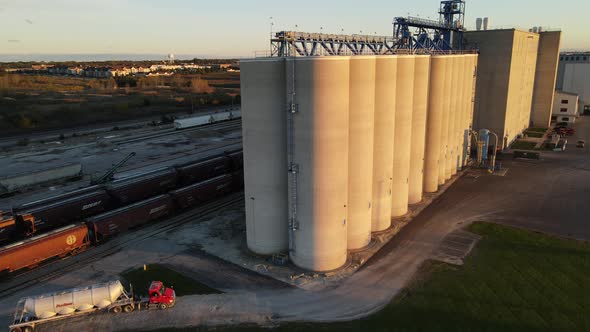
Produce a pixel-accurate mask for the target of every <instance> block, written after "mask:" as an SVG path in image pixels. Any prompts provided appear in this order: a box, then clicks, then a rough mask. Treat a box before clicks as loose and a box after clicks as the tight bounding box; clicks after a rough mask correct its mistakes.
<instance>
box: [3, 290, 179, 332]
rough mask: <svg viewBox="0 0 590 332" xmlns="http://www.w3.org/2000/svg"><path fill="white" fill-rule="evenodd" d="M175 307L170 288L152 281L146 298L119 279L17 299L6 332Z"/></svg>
mask: <svg viewBox="0 0 590 332" xmlns="http://www.w3.org/2000/svg"><path fill="white" fill-rule="evenodd" d="M175 304H176V293H175V292H174V289H172V288H170V287H166V286H164V283H163V282H161V281H152V283H151V285H150V287H149V289H148V297H147V298H139V297H136V296H134V295H133V288H132V287H130V291H129V292H127V291H126V290H125V288H124V287H123V285H122V284H121V282H120V281H119V280H115V281H110V282H106V283H102V284H97V285H92V286H88V287H81V288H74V289H68V290H64V291H59V292H54V293H49V294H43V295H38V296H32V297H25V298H22V299H20V301H18V303H17V305H16V310H15V313H14V320H13V324H12V325H10V326H9V327H8V330H9V331H10V332H33V331H34V330H35V327H36V326H37V325H39V324H43V323H47V322H52V321H57V320H62V319H67V318H70V317H76V316H81V315H87V314H91V313H94V312H99V311H107V312H112V313H120V312H127V313H128V312H132V311H134V310H141V309H161V310H164V309H167V308H170V307H173V306H174V305H175Z"/></svg>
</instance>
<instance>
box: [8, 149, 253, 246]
mask: <svg viewBox="0 0 590 332" xmlns="http://www.w3.org/2000/svg"><path fill="white" fill-rule="evenodd" d="M242 168H243V155H242V150H232V151H226V152H224V153H222V154H219V155H214V156H211V157H208V158H205V159H202V160H198V161H196V162H191V163H188V164H182V165H176V166H172V167H164V168H161V169H156V170H153V171H150V172H148V173H143V174H139V175H135V176H131V177H125V178H122V179H118V180H115V181H113V182H111V183H109V184H107V185H95V186H89V187H85V188H82V189H79V190H75V191H71V192H67V193H64V194H61V195H56V196H52V197H48V198H45V199H42V200H37V201H33V202H29V203H26V204H23V205H20V206H17V207H14V208H13V209H12V212H11V213H6V212H4V214H2V213H1V212H0V243H7V242H8V241H11V240H12V241H14V240H20V239H23V238H26V237H30V236H33V235H37V234H40V233H44V232H47V231H50V230H52V229H56V228H58V227H61V226H64V225H68V224H72V223H74V222H77V221H82V220H84V219H85V218H87V217H90V216H94V215H97V214H100V213H103V212H105V211H110V210H114V209H118V208H122V207H125V206H127V205H130V204H133V203H136V202H140V201H143V200H145V199H147V198H149V197H154V196H157V195H162V194H165V193H168V192H169V191H172V190H175V189H178V188H181V187H186V186H189V185H191V184H194V183H198V182H202V181H204V180H207V179H210V178H213V177H216V176H220V175H223V174H230V173H232V172H241V171H242Z"/></svg>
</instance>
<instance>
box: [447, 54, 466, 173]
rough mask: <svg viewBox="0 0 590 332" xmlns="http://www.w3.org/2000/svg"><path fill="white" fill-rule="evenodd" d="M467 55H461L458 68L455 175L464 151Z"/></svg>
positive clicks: (453, 167) (459, 167)
mask: <svg viewBox="0 0 590 332" xmlns="http://www.w3.org/2000/svg"><path fill="white" fill-rule="evenodd" d="M466 60H467V57H466V56H465V55H459V56H458V61H459V69H458V70H457V104H456V107H455V109H456V112H457V113H456V116H457V117H456V119H455V130H454V134H453V136H454V144H453V146H454V149H455V158H454V159H453V165H452V169H451V171H452V174H453V175H455V174H457V172H458V171H459V170H460V169H461V166H462V158H463V156H462V155H463V153H462V152H461V151H462V148H461V147H462V145H463V132H464V129H463V128H464V113H465V103H464V98H465V96H466V93H465V91H464V83H465V71H466V68H467V66H466V64H467V61H466Z"/></svg>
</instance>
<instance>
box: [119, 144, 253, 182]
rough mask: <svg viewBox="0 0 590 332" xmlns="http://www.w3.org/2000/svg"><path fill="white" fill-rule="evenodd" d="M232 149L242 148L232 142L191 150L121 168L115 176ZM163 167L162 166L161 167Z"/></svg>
mask: <svg viewBox="0 0 590 332" xmlns="http://www.w3.org/2000/svg"><path fill="white" fill-rule="evenodd" d="M233 148H240V149H241V148H242V141H241V140H240V141H238V142H233V143H227V144H222V145H218V146H213V147H210V148H206V149H200V148H198V147H197V148H195V149H193V151H194V150H196V151H194V152H192V153H189V152H188V151H187V152H185V153H183V154H182V155H180V156H174V157H170V158H166V159H158V160H157V161H156V162H153V163H142V164H138V165H133V167H132V168H123V169H121V170H120V172H119V173H117V175H119V174H122V173H129V172H133V170H137V169H142V168H146V167H148V166H153V165H158V164H162V163H165V162H170V161H172V160H176V159H182V158H186V157H188V156H193V155H202V154H204V153H207V152H210V151H216V150H220V151H221V150H231V149H233ZM191 161H197V160H191ZM185 162H187V163H188V162H190V161H185ZM162 167H163V166H162ZM115 178H116V179H119V177H118V176H116V177H115Z"/></svg>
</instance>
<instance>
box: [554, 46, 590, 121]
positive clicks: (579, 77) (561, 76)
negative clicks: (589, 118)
mask: <svg viewBox="0 0 590 332" xmlns="http://www.w3.org/2000/svg"><path fill="white" fill-rule="evenodd" d="M556 88H557V90H560V91H566V92H570V93H574V94H577V95H578V96H579V103H580V109H589V108H590V52H573V53H561V54H560V56H559V69H558V73H557V84H556Z"/></svg>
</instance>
